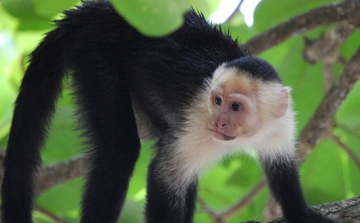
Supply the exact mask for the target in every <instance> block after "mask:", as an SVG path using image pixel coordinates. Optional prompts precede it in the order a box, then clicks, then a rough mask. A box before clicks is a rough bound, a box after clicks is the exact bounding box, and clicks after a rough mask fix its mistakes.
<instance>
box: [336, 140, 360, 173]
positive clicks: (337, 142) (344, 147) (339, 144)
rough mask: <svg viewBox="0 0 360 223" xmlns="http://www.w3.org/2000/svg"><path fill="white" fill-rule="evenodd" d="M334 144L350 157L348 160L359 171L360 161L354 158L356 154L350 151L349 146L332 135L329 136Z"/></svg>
mask: <svg viewBox="0 0 360 223" xmlns="http://www.w3.org/2000/svg"><path fill="white" fill-rule="evenodd" d="M329 136H330V137H331V139H332V140H334V142H335V143H336V144H337V145H338V146H340V147H341V148H342V149H343V150H344V151H345V152H346V153H347V154H348V155H349V157H350V159H351V160H352V161H353V162H354V164H355V166H356V167H357V168H358V169H359V171H360V159H359V158H358V157H357V156H356V154H355V153H354V152H353V151H352V149H350V147H349V146H347V145H346V144H344V143H343V142H341V140H340V138H339V137H338V136H336V135H334V134H331V135H329Z"/></svg>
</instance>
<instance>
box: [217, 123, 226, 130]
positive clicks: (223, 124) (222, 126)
mask: <svg viewBox="0 0 360 223" xmlns="http://www.w3.org/2000/svg"><path fill="white" fill-rule="evenodd" d="M227 125H228V124H227V123H226V122H218V126H219V128H222V129H223V128H226V127H227Z"/></svg>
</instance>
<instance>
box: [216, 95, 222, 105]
mask: <svg viewBox="0 0 360 223" xmlns="http://www.w3.org/2000/svg"><path fill="white" fill-rule="evenodd" d="M221 102H222V100H221V98H219V97H218V96H216V97H215V104H217V105H221Z"/></svg>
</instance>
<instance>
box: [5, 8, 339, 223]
mask: <svg viewBox="0 0 360 223" xmlns="http://www.w3.org/2000/svg"><path fill="white" fill-rule="evenodd" d="M65 15H66V16H65V17H64V18H63V19H62V20H59V21H57V22H56V25H57V28H56V29H54V30H53V31H51V32H49V33H48V34H47V35H46V37H45V38H44V40H43V41H42V42H41V43H40V45H39V46H38V47H37V48H36V50H34V52H33V53H32V54H31V60H30V64H29V66H28V68H27V70H26V73H25V76H24V79H23V82H22V84H21V89H20V92H19V96H18V99H17V101H16V107H15V111H14V118H13V122H12V128H11V132H10V138H9V143H8V150H7V155H6V157H5V162H4V168H5V173H4V180H3V185H2V199H3V200H2V221H3V222H5V223H31V222H32V220H31V210H32V203H33V199H34V191H33V187H34V184H35V183H34V178H35V172H36V169H37V167H38V166H39V165H40V162H41V160H40V148H41V146H42V145H43V143H44V140H45V138H46V134H47V129H48V126H49V124H50V120H51V117H52V115H53V113H54V109H55V102H56V100H57V98H58V96H59V95H60V93H61V88H62V79H63V78H64V77H65V75H67V74H69V73H70V74H71V75H72V77H73V81H74V86H75V90H76V92H75V95H76V100H77V102H78V104H79V107H80V111H81V113H82V121H83V127H84V128H85V129H86V131H87V136H88V137H89V138H90V139H91V148H90V154H91V164H92V168H91V170H90V172H89V174H88V175H87V180H86V181H87V182H86V190H85V193H84V198H83V207H82V220H81V222H82V223H92V222H94V223H100V222H104V223H109V222H116V220H117V218H118V216H119V213H120V210H121V208H122V206H123V202H124V199H125V196H126V191H127V187H128V182H129V178H130V177H131V175H132V172H133V168H134V164H135V162H136V160H137V158H138V156H139V150H140V140H139V137H138V134H137V125H136V122H135V116H134V111H133V108H136V110H138V111H140V112H141V114H142V116H143V117H142V118H144V119H145V120H146V121H147V122H148V124H149V125H150V128H151V129H150V130H151V131H152V132H153V134H154V135H156V136H157V137H159V138H160V141H159V143H158V144H157V147H158V150H157V151H165V150H164V148H166V146H168V144H169V142H170V143H176V139H171V137H174V136H172V134H168V133H169V132H174V131H176V129H177V128H179V125H181V123H182V121H183V119H184V117H183V115H184V114H183V113H182V111H184V109H186V108H188V107H189V106H191V104H190V102H191V99H192V98H193V97H194V95H196V94H197V93H198V92H199V91H200V90H201V89H202V88H203V87H204V82H205V80H206V79H209V78H211V77H212V74H213V73H214V70H215V69H216V68H217V67H218V66H219V65H221V64H223V63H224V62H230V61H233V62H230V63H229V64H230V65H231V66H235V67H239V66H240V68H241V69H242V70H245V71H247V72H248V73H249V74H250V75H254V77H255V78H258V79H263V80H267V81H280V78H279V76H278V75H277V73H276V72H275V71H274V70H273V68H271V66H270V65H268V64H267V63H265V62H263V61H262V60H259V59H256V58H253V57H251V56H250V55H249V54H248V53H247V52H246V51H244V50H241V49H240V48H238V47H237V43H236V42H234V41H233V40H231V38H230V36H228V35H224V34H223V33H222V32H221V31H220V30H218V29H217V28H213V27H211V26H210V25H209V24H208V23H207V22H206V21H205V19H204V18H203V17H202V16H199V15H197V14H196V13H195V12H194V11H189V12H188V13H187V14H186V16H185V24H184V25H183V26H182V28H180V29H179V30H178V31H176V32H175V33H174V34H171V35H170V36H168V37H164V38H150V37H145V36H143V35H141V34H140V33H139V32H137V31H136V30H135V29H133V28H132V27H131V26H129V25H128V24H127V23H126V22H125V21H124V20H123V19H122V18H121V17H120V16H119V15H118V14H117V13H116V12H115V11H114V9H113V8H112V7H111V5H110V4H109V3H108V2H106V1H95V2H84V3H83V5H82V6H79V7H77V8H76V9H73V10H69V11H67V12H65ZM239 58H240V59H239ZM237 59H239V60H237ZM239 63H240V65H239ZM241 64H247V65H246V66H242V65H241ZM159 156H161V154H160V155H159V154H158V155H157V156H156V157H155V159H154V160H153V162H152V163H151V165H150V166H149V177H148V186H147V187H148V195H147V200H148V201H147V204H146V213H145V215H146V222H148V223H165V222H166V223H168V222H172V223H189V222H192V218H193V215H194V209H195V199H196V186H197V180H196V179H193V181H192V183H191V184H190V185H188V186H187V188H186V190H185V193H184V194H181V196H182V197H179V195H178V194H176V193H175V192H174V193H172V192H171V189H169V188H166V185H165V184H164V183H163V182H162V181H161V178H159V177H158V176H157V175H158V173H157V172H156V171H155V170H156V169H157V167H158V166H159V165H163V164H161V163H160V159H158V157H159ZM279 162H280V161H279ZM265 163H266V162H265ZM264 169H265V170H266V173H267V176H268V178H269V182H270V188H271V189H272V191H273V193H274V195H275V197H276V198H277V199H278V201H280V203H281V205H282V207H283V210H284V213H285V216H286V217H287V219H288V222H291V223H305V222H309V223H310V222H312V223H319V222H332V221H330V220H326V219H323V218H322V217H321V216H320V215H317V214H316V213H314V212H311V211H310V209H308V208H307V206H306V204H305V202H304V199H303V197H302V193H301V189H300V185H299V182H298V175H297V171H296V168H295V167H294V164H293V163H290V164H288V163H287V164H283V163H281V162H280V163H279V164H276V162H275V163H274V164H273V165H271V164H268V165H266V164H265V168H264ZM179 187H181V185H179ZM177 199H184V202H183V203H181V202H177V203H178V204H177V205H174V201H175V203H176V201H177ZM139 214H141V213H139ZM319 216H320V217H319ZM317 218H319V219H320V218H321V219H323V221H322V220H318V219H317ZM314 219H315V220H314Z"/></svg>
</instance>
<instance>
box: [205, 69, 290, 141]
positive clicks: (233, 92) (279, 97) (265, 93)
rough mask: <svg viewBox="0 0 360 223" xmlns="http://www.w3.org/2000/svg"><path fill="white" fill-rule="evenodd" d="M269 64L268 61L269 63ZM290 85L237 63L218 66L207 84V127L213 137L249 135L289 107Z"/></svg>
mask: <svg viewBox="0 0 360 223" xmlns="http://www.w3.org/2000/svg"><path fill="white" fill-rule="evenodd" d="M268 66H270V65H268ZM288 101H289V88H287V87H284V86H283V85H282V83H281V81H280V80H278V79H275V80H263V79H261V78H259V77H257V76H256V75H253V74H249V71H246V70H245V71H244V70H240V69H239V68H238V67H234V66H231V67H228V66H225V65H223V66H221V67H219V68H218V69H217V70H216V71H215V73H214V77H213V79H212V81H211V84H210V94H209V99H208V110H209V113H210V118H209V120H208V123H207V128H208V130H209V131H210V133H211V135H212V136H213V138H215V139H218V140H222V141H229V140H234V139H239V138H244V137H251V136H254V135H256V134H257V133H259V132H262V131H263V130H265V131H268V130H266V128H267V127H269V126H274V125H273V123H274V122H276V121H277V120H280V119H281V118H282V117H283V116H284V115H285V113H286V111H287V110H288V106H289V102H288Z"/></svg>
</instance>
